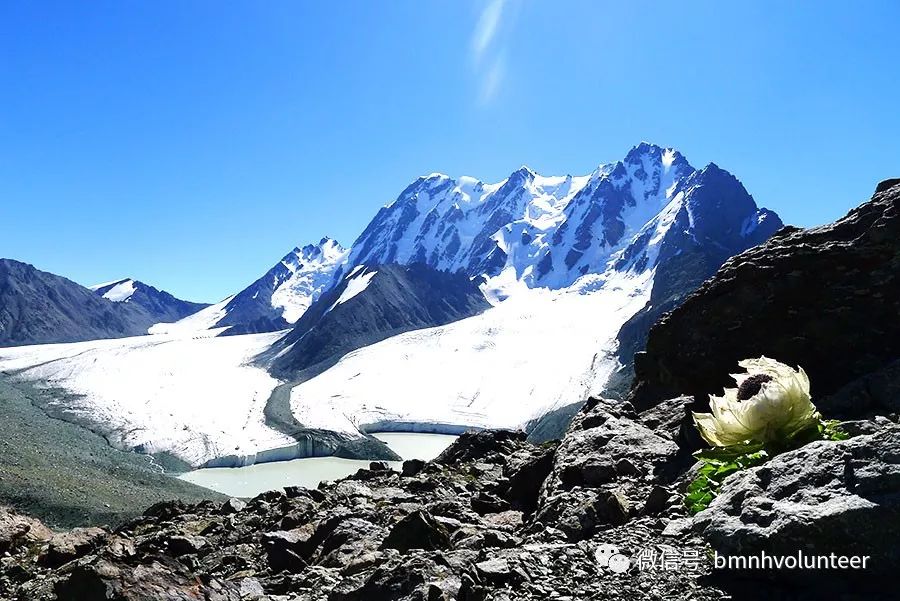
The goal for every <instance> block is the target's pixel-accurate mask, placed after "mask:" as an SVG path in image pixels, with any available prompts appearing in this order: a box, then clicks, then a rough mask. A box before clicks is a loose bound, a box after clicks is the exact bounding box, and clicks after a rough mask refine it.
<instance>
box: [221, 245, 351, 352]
mask: <svg viewBox="0 0 900 601" xmlns="http://www.w3.org/2000/svg"><path fill="white" fill-rule="evenodd" d="M346 254H347V251H346V249H344V248H343V247H342V246H341V245H340V244H338V243H337V241H335V240H332V239H331V238H327V237H326V238H322V240H320V241H319V243H318V244H308V245H306V246H304V247H303V248H295V249H294V250H292V251H291V252H290V253H288V254H287V255H286V256H285V257H284V258H283V259H282V260H281V261H280V262H279V263H278V264H277V265H275V267H273V268H272V269H270V270H269V271H268V272H266V274H265V275H263V276H262V277H261V278H259V279H258V280H256V281H255V282H253V284H251V285H250V286H248V287H247V288H245V289H244V290H242V291H241V292H239V293H238V294H236V295H235V296H234V297H232V298H231V299H230V300H229V301H228V302H227V303H226V304H225V306H224V308H223V309H222V316H221V317H220V318H219V319H218V320H216V321H215V322H214V323H213V324H212V325H211V326H210V327H216V328H219V327H225V326H229V328H228V330H226V332H225V333H226V334H227V335H234V334H252V333H256V332H275V331H277V330H283V329H285V328H289V327H290V326H291V324H293V323H295V322H296V321H297V320H298V319H299V318H300V316H302V315H303V314H304V313H305V312H306V310H307V309H308V308H309V307H310V306H311V305H312V304H313V303H315V302H316V300H317V299H318V298H319V297H320V296H321V295H322V294H323V293H324V292H325V291H326V290H328V289H329V287H330V286H331V281H332V276H333V275H334V270H335V269H336V268H337V266H338V265H339V264H340V262H341V261H342V260H343V259H344V257H345V256H346Z"/></svg>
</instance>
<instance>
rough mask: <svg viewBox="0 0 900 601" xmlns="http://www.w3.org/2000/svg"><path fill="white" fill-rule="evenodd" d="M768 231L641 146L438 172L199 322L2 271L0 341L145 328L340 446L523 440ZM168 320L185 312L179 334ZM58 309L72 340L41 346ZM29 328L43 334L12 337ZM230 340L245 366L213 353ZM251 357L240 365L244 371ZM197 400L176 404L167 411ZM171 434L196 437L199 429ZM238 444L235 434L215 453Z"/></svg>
mask: <svg viewBox="0 0 900 601" xmlns="http://www.w3.org/2000/svg"><path fill="white" fill-rule="evenodd" d="M781 226H782V222H781V220H780V219H779V218H778V215H776V214H775V213H774V212H772V211H769V210H767V209H763V208H759V207H758V206H757V205H756V203H755V202H754V200H753V198H752V197H751V196H750V195H749V194H748V193H747V191H746V190H745V189H744V187H743V186H742V185H741V183H740V182H739V181H738V179H737V178H735V177H734V176H732V175H731V174H729V173H728V172H726V171H724V170H722V169H720V168H719V167H718V166H716V165H714V164H709V165H707V166H706V167H704V168H702V169H695V168H694V167H692V166H691V165H690V163H689V162H688V161H687V159H686V158H685V157H684V156H683V155H682V154H681V153H679V152H678V151H676V150H674V149H671V148H662V147H659V146H656V145H653V144H648V143H641V144H639V145H638V146H635V147H634V148H632V149H631V150H630V151H629V152H628V153H627V154H626V156H625V157H624V159H622V160H620V161H615V162H613V163H607V164H603V165H600V166H599V167H597V168H596V169H595V170H593V171H592V172H591V173H589V174H587V175H582V176H572V175H561V176H542V175H539V174H537V173H535V172H534V171H533V170H531V169H529V168H527V167H522V168H520V169H517V170H516V171H514V172H513V173H512V174H510V176H509V177H507V178H506V179H504V180H502V181H500V182H497V183H485V182H482V181H480V180H477V179H475V178H471V177H460V178H456V179H454V178H451V177H449V176H446V175H443V174H438V173H434V174H431V175H428V176H424V177H420V178H418V179H417V180H415V181H414V182H413V183H412V184H410V185H409V186H407V187H406V189H404V190H403V192H401V194H400V195H399V196H398V198H397V199H396V200H395V201H393V202H391V203H390V204H388V205H387V206H385V207H383V208H382V209H380V210H379V211H378V212H377V214H376V215H375V217H374V219H373V220H372V221H371V222H370V223H369V225H368V226H367V227H366V228H365V229H364V230H363V232H362V233H361V234H360V235H359V237H358V238H357V239H356V240H355V241H354V243H353V244H352V245H351V246H350V247H349V248H344V247H342V246H341V245H340V244H338V243H337V242H336V241H335V240H332V239H330V238H327V237H326V238H323V239H321V240H320V241H319V242H318V243H317V244H313V245H308V246H304V247H302V248H295V249H294V250H292V251H291V252H290V253H288V254H287V255H286V256H285V257H284V258H282V259H281V260H280V261H279V262H278V263H276V264H275V266H274V267H272V268H271V269H270V270H269V271H267V272H266V273H265V274H263V275H262V276H261V277H260V278H259V279H257V280H256V281H255V282H253V283H252V284H250V285H249V286H248V287H247V288H245V289H243V290H241V291H239V292H237V293H236V294H234V295H233V296H230V297H228V298H226V299H224V300H223V301H221V302H219V303H216V304H214V305H211V306H207V307H205V308H201V307H199V306H197V305H193V304H189V303H184V301H178V300H177V299H174V298H173V297H171V295H167V294H166V293H161V292H159V291H156V290H155V289H153V288H152V287H149V286H145V285H142V284H140V283H139V282H134V281H133V280H120V281H118V282H111V283H109V284H107V285H105V286H102V287H98V288H97V290H96V292H95V294H94V295H91V294H90V293H89V291H86V290H85V289H83V288H81V287H78V286H77V285H75V284H73V283H72V282H68V280H63V279H62V278H57V279H55V280H52V283H47V284H45V285H44V286H43V287H38V288H34V287H28V288H27V292H22V290H25V288H23V286H22V284H21V282H20V281H19V280H20V279H21V278H24V277H25V276H24V274H21V273H20V272H19V271H17V272H16V274H14V275H12V276H11V278H9V279H10V280H11V281H12V284H10V285H7V286H6V287H5V288H4V290H6V289H9V290H10V292H7V293H4V291H3V290H0V294H4V296H0V310H2V311H3V313H2V314H0V315H3V316H5V322H4V321H2V320H0V324H4V327H5V328H6V330H4V331H5V332H8V331H11V330H16V331H18V332H19V333H18V335H17V336H15V337H12V336H10V335H9V334H5V338H0V341H4V340H5V343H6V344H24V343H30V342H48V341H51V340H59V339H62V338H65V339H68V340H75V339H89V338H99V337H113V336H127V335H133V334H138V333H143V332H146V331H147V330H148V327H149V331H150V332H151V333H152V334H157V335H160V336H162V337H161V338H160V341H161V343H160V344H162V346H159V345H157V347H154V348H153V351H152V352H153V353H154V356H157V355H159V356H160V357H161V355H160V354H161V353H163V352H164V349H165V348H166V346H165V344H167V342H163V341H172V342H171V344H178V345H180V346H179V347H178V348H179V352H181V351H182V350H183V349H182V346H183V344H184V343H183V342H178V341H184V340H187V339H191V340H195V341H197V342H196V345H197V346H198V349H199V348H204V349H208V350H207V351H202V350H197V351H196V353H199V354H203V353H206V357H205V358H206V359H207V360H209V361H217V360H219V359H215V357H224V356H226V355H227V356H228V357H244V359H241V361H244V363H240V364H239V365H231V364H229V365H230V366H229V365H222V366H221V368H216V369H217V371H216V373H220V374H222V377H223V378H225V377H226V374H227V373H229V372H228V370H229V369H238V368H240V370H246V369H247V368H248V367H249V366H250V365H252V367H253V369H259V370H261V373H262V374H265V377H267V378H271V376H275V377H276V378H277V380H272V381H280V382H282V383H283V384H282V385H281V388H280V389H279V391H278V393H277V394H275V393H273V394H272V399H276V398H277V400H278V403H279V407H280V409H279V412H280V413H281V414H284V413H285V412H287V413H289V414H290V415H291V416H293V418H296V421H297V423H299V424H302V425H303V426H305V427H310V428H319V429H322V430H330V431H333V432H341V433H343V434H345V435H346V436H349V437H353V436H359V435H360V432H361V431H362V432H364V431H367V430H372V429H397V428H401V427H405V428H412V429H433V430H436V431H455V429H456V428H460V427H466V426H477V427H486V426H521V425H523V424H525V423H526V422H528V421H530V420H532V419H534V418H537V417H540V416H541V415H542V414H544V413H546V412H548V411H551V410H556V409H560V408H562V407H564V406H566V405H568V404H574V403H578V402H580V401H582V400H583V399H584V398H586V397H587V395H589V394H597V393H599V392H604V393H608V394H615V392H616V390H617V388H621V387H622V383H623V382H628V381H630V375H631V362H632V357H633V354H634V352H635V351H637V350H641V349H642V348H643V345H644V343H645V340H646V335H647V331H648V330H649V328H650V326H651V325H652V324H653V323H654V322H655V321H656V319H657V318H658V317H659V316H660V315H662V313H664V312H665V311H668V310H670V309H672V308H674V307H675V306H677V305H678V304H680V302H681V301H682V300H683V299H684V298H685V297H686V296H687V295H689V294H690V293H691V292H692V291H693V290H694V289H695V288H697V286H699V284H700V283H701V282H703V281H704V280H705V279H706V278H708V277H710V276H711V275H712V274H714V273H715V272H716V270H717V269H718V268H719V266H720V265H722V263H724V262H725V261H726V260H727V259H728V258H729V257H731V256H733V255H735V254H737V253H740V252H742V251H744V250H746V249H747V248H750V247H752V246H755V245H757V244H759V243H761V242H763V241H765V240H766V239H768V238H769V237H770V236H771V235H772V234H773V233H774V232H775V231H777V230H778V229H779V228H781ZM32 269H33V268H32ZM20 271H21V270H20ZM45 275H46V276H49V274H45ZM52 277H54V278H55V277H56V276H52ZM59 280H62V281H64V282H68V284H69V285H71V286H75V287H77V289H78V290H81V292H80V293H78V292H76V291H70V292H68V293H67V294H66V298H67V299H68V297H70V296H71V297H72V299H77V302H76V301H75V300H71V299H70V300H67V301H66V302H65V303H63V306H59V305H60V303H59V302H54V301H53V300H52V299H58V298H59V296H60V292H59V289H60V287H61V286H62V284H61V283H60V282H59ZM65 289H66V290H69V287H66V288H65ZM73 290H74V289H73ZM86 298H87V299H90V300H85V299H86ZM23 302H24V303H26V304H27V305H28V306H31V307H33V308H34V310H33V311H32V312H25V313H28V315H27V317H26V316H25V314H24V313H23V312H22V311H14V310H12V309H11V308H15V307H16V306H18V305H19V304H21V303H23ZM135 307H140V308H141V309H142V311H140V312H137V311H135V310H134V308H135ZM198 309H199V310H198ZM179 312H182V313H183V314H184V315H186V316H185V317H183V318H181V319H177V317H178V313H179ZM44 313H46V314H47V315H46V316H44V317H42V315H43V314H44ZM59 314H62V315H65V316H68V319H69V320H74V322H75V323H76V324H77V325H75V326H72V327H70V328H68V329H67V328H57V329H56V331H55V332H54V334H53V335H51V334H50V332H52V331H53V330H54V328H53V327H52V326H50V325H49V323H50V322H53V323H55V322H56V321H60V319H61V318H59V317H58V315H59ZM54 316H56V317H54ZM148 316H150V321H148ZM153 319H156V321H155V322H154V321H152V320H153ZM29 322H37V323H39V324H44V325H45V327H43V328H41V327H37V326H36V325H31V326H29V327H27V328H22V327H21V326H17V324H21V323H29ZM45 322H46V323H45ZM157 322H160V323H157ZM165 322H171V323H165ZM84 324H90V325H91V326H92V327H87V326H85V325H84ZM151 324H152V327H150V326H151ZM251 334H252V335H253V336H249V335H251ZM263 334H265V337H264V338H261V337H260V336H261V335H263ZM223 335H224V338H222V336H223ZM226 339H233V341H232V342H229V343H226V342H224V340H226ZM215 340H221V341H223V342H215ZM244 340H246V341H247V342H246V344H245V343H244V342H242V341H244ZM129 344H131V346H129V347H128V348H133V349H140V350H139V351H129V353H131V354H132V355H133V353H134V352H141V353H143V352H150V351H149V350H144V349H145V347H146V345H136V344H132V343H129ZM192 344H193V343H192ZM226 345H227V346H226ZM241 345H244V347H246V352H244V353H237V352H234V353H231V351H229V353H225V352H224V350H225V349H226V348H227V349H232V350H235V351H236V350H237V349H238V347H241ZM173 348H174V347H173ZM251 348H252V349H254V350H253V353H255V358H254V359H253V361H252V363H251V364H247V363H246V357H247V356H248V355H247V353H249V352H250V350H249V349H251ZM260 348H262V349H263V350H262V351H261V352H260V350H259V349H260ZM220 351H222V352H221V353H220ZM73 352H75V351H74V350H73ZM93 352H102V351H101V350H96V351H92V353H93ZM192 353H193V351H192ZM38 354H40V353H38ZM125 355H126V353H125V352H124V351H121V352H119V354H118V355H116V357H117V358H115V359H114V358H110V361H113V362H114V361H119V360H124V359H121V357H124V356H125ZM54 356H57V355H54ZM66 356H67V357H69V355H68V354H66ZM72 357H74V356H72ZM72 357H70V358H67V359H64V360H65V361H72V360H74V359H73V358H72ZM44 359H46V360H47V361H52V360H53V359H52V358H50V357H49V356H48V357H45V358H44ZM59 360H63V359H59ZM229 360H231V359H229ZM23 361H24V360H22V361H20V360H17V362H16V365H22V364H23ZM97 361H98V360H94V363H92V364H91V365H90V366H89V365H84V366H82V367H79V369H92V365H94V364H96V362H97ZM135 361H136V360H135ZM146 361H147V362H149V361H150V359H149V358H148V359H147V360H146ZM24 363H27V361H24ZM178 367H179V368H180V366H178ZM0 369H3V359H2V355H0ZM166 369H170V368H166ZM26 373H27V372H26ZM38 373H40V374H43V375H41V376H40V377H43V378H47V377H50V376H48V375H47V374H50V373H52V374H53V375H52V378H53V379H54V384H55V385H59V386H61V387H63V388H65V387H66V385H67V384H66V381H67V380H66V378H67V377H68V376H65V375H64V374H65V373H68V372H66V371H65V370H62V369H60V370H52V369H51V368H50V367H48V366H47V365H45V366H44V367H42V368H41V369H40V370H37V371H35V372H34V374H35V377H37V374H38ZM163 373H169V372H168V371H164V372H163ZM234 373H235V377H237V376H236V374H237V373H238V372H237V371H235V372H234ZM241 373H244V372H243V371H242V372H241ZM97 377H98V378H101V377H102V376H101V375H98V376H97ZM179 377H181V376H179ZM184 377H185V378H189V377H190V376H189V374H187V375H185V376H184ZM242 377H243V376H242ZM260 377H262V376H260ZM80 378H81V379H80V384H79V386H81V387H82V388H81V389H80V390H81V392H82V393H83V394H85V395H86V399H87V401H85V402H87V403H89V404H90V403H91V402H96V403H99V404H101V405H102V403H104V402H106V401H104V400H103V398H105V397H103V395H105V394H107V393H108V391H107V390H106V389H104V392H103V394H100V393H99V391H98V395H97V397H96V401H91V398H92V397H91V393H90V391H89V390H88V391H87V392H86V393H85V391H84V389H83V387H84V386H87V387H88V388H90V383H89V378H88V375H87V374H86V373H84V372H80ZM85 382H88V384H85ZM235 382H237V380H235ZM254 382H256V383H255V384H254V385H253V386H252V387H251V388H248V390H252V391H254V392H253V394H254V395H258V391H259V390H260V386H262V385H263V384H262V382H263V380H254ZM284 383H286V384H284ZM160 386H161V387H163V384H160ZM198 386H199V384H198ZM273 386H274V385H273ZM285 386H287V389H285ZM165 389H166V394H169V395H173V394H175V395H177V394H178V391H177V390H175V389H174V388H173V387H171V386H170V387H166V388H165ZM193 389H194V388H192V390H193ZM173 391H174V392H173ZM128 394H130V393H128ZM223 394H225V395H227V396H228V398H229V399H230V400H228V401H227V402H226V401H225V400H224V399H223V400H222V401H221V402H220V403H219V407H220V409H219V410H221V411H226V412H227V411H238V412H241V411H247V410H248V409H247V407H248V406H247V405H246V403H245V402H244V401H242V400H241V399H242V397H241V395H242V394H250V393H249V392H241V388H240V386H238V385H237V384H235V385H234V386H232V387H230V388H229V389H228V390H227V391H225V392H224V393H223ZM124 396H127V395H126V393H125V392H123V393H122V394H121V395H119V397H118V398H117V400H116V402H117V403H118V402H119V400H118V399H120V398H124ZM232 396H233V398H232ZM254 398H257V400H256V401H254V404H253V405H252V406H253V407H255V408H254V409H253V411H254V412H255V413H253V415H255V416H256V417H248V416H247V415H244V414H242V416H243V417H240V416H234V423H235V424H237V423H247V420H248V419H251V420H255V419H264V418H263V417H260V416H261V415H262V414H260V413H258V411H259V409H258V402H259V400H258V397H254ZM193 399H194V397H193V396H186V397H185V398H184V399H183V402H182V403H180V404H179V405H178V406H177V407H176V411H177V410H180V409H181V406H182V405H184V410H187V408H188V407H189V405H190V403H192V402H196V401H195V400H193ZM272 399H270V402H269V405H267V409H266V411H267V412H268V413H271V411H270V409H271V407H270V405H271V404H272V402H274V401H272ZM144 405H147V401H146V400H144V401H143V405H138V406H136V407H135V411H136V413H135V415H134V416H133V417H129V418H128V419H129V420H131V421H129V424H130V426H129V427H136V428H144V427H145V426H146V423H145V421H142V420H151V421H152V420H153V419H156V418H155V417H154V416H153V415H145V414H144V413H143V411H145V409H142V407H144ZM151 405H152V403H151ZM82 410H83V412H86V413H92V412H94V411H95V409H93V408H92V406H88V407H86V408H82ZM241 420H243V422H242V421H241ZM185 424H186V425H185V427H186V428H187V429H188V430H189V431H195V430H202V428H204V425H203V424H200V423H197V420H196V419H191V420H187V419H186V420H185ZM402 424H405V425H402ZM123 427H125V426H123ZM149 430H152V428H148V431H149ZM281 432H282V433H283V429H282V430H281ZM222 436H223V434H222V433H221V430H217V431H216V432H206V433H204V434H203V435H202V439H203V440H204V441H205V442H204V443H203V446H202V447H196V448H194V447H190V445H191V444H196V443H192V442H191V440H194V439H196V438H197V437H196V436H194V438H193V439H185V441H183V442H181V443H179V444H180V445H187V446H182V447H179V448H181V449H188V448H189V447H190V448H192V449H193V450H190V451H188V450H182V451H180V452H181V453H182V455H184V456H185V457H189V460H190V461H191V462H197V461H201V459H203V458H206V459H210V458H212V457H217V456H221V454H222V452H224V451H221V452H220V451H216V450H215V448H216V446H217V445H216V444H215V443H214V441H215V440H216V439H217V438H216V437H220V438H221V437H222ZM266 436H267V435H266ZM266 436H262V435H260V436H258V437H256V438H254V440H256V441H257V442H254V443H253V445H257V444H258V445H262V444H263V443H262V442H259V441H261V440H264V439H266ZM279 436H280V434H279ZM239 438H240V433H239V432H235V433H234V434H233V436H230V437H229V438H227V439H228V440H237V439H239ZM223 440H224V439H223ZM271 440H274V438H273V439H271ZM157 443H159V441H158V440H155V439H154V441H153V445H156V444H157ZM167 444H168V443H167ZM151 446H152V445H151ZM238 447H239V448H241V449H243V450H242V451H240V452H241V453H243V452H245V451H246V448H245V447H246V445H244V446H241V445H238ZM251 447H252V445H251ZM154 448H155V447H154ZM233 452H234V451H233V450H232V451H230V453H233ZM298 452H299V451H298ZM203 460H205V459H203ZM245 460H246V459H242V460H241V461H245Z"/></svg>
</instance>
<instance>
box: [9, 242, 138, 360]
mask: <svg viewBox="0 0 900 601" xmlns="http://www.w3.org/2000/svg"><path fill="white" fill-rule="evenodd" d="M153 323H155V322H154V321H152V320H151V319H150V318H149V317H148V316H147V315H146V314H145V313H144V312H143V311H142V310H141V309H140V308H138V307H137V306H130V305H129V304H127V303H121V304H120V303H114V302H112V301H109V300H107V299H104V298H101V297H98V296H97V295H95V294H94V293H93V292H91V291H90V290H89V289H87V288H85V287H84V286H81V285H79V284H76V283H75V282H73V281H71V280H67V279H66V278H63V277H60V276H58V275H53V274H52V273H47V272H46V271H40V270H39V269H35V268H34V267H33V266H32V265H28V264H27V263H21V262H19V261H13V260H11V259H0V346H16V345H22V344H40V343H46V342H74V341H78V340H92V339H97V338H118V337H121V336H135V335H139V334H146V333H147V328H148V327H150V325H152V324H153Z"/></svg>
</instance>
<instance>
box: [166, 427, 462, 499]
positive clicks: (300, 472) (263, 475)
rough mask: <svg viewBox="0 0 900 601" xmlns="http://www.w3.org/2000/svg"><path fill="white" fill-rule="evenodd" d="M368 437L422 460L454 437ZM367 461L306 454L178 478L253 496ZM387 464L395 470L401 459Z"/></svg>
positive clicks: (312, 483) (350, 470)
mask: <svg viewBox="0 0 900 601" xmlns="http://www.w3.org/2000/svg"><path fill="white" fill-rule="evenodd" d="M372 436H374V437H375V438H378V439H380V440H383V441H384V442H385V443H386V444H387V445H388V446H389V447H390V448H391V449H392V450H393V451H394V452H395V453H397V454H398V455H400V456H401V457H403V459H423V460H425V461H429V460H431V459H434V458H435V457H437V456H438V455H439V454H440V453H441V451H443V450H444V449H446V448H447V447H448V446H450V443H452V442H453V441H454V440H456V436H455V435H452V434H424V433H418V432H382V433H377V434H373V435H372ZM369 463H370V461H369V460H360V459H341V458H339V457H308V458H305V459H292V460H290V461H273V462H270V463H257V464H254V465H248V466H246V467H212V468H203V469H199V470H194V471H192V472H188V473H186V474H182V475H180V476H179V478H181V479H182V480H187V481H188V482H192V483H194V484H196V485H198V486H203V487H205V488H209V489H212V490H215V491H217V492H220V493H222V494H225V495H229V496H232V497H255V496H256V495H258V494H259V493H261V492H265V491H267V490H272V489H275V488H283V487H285V486H303V487H306V488H316V487H317V486H318V485H319V482H321V481H323V480H337V479H339V478H344V477H346V476H349V475H351V474H354V473H356V470H358V469H359V468H361V467H366V468H367V467H369ZM387 463H388V465H390V466H391V467H392V468H394V469H396V470H399V469H400V466H401V465H402V463H403V462H402V461H388V462H387Z"/></svg>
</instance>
